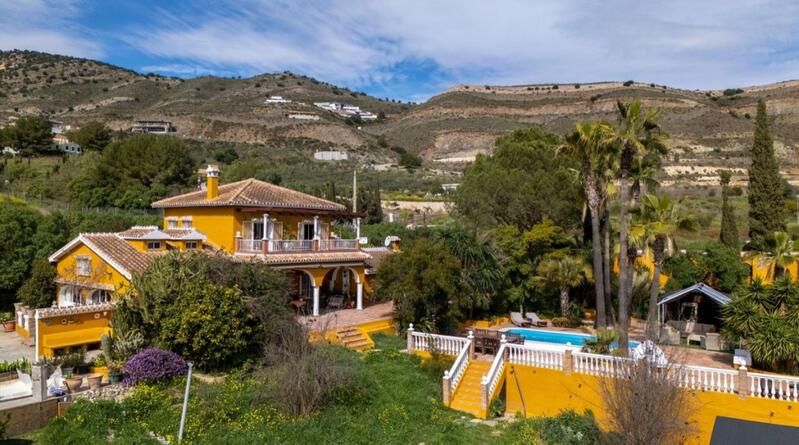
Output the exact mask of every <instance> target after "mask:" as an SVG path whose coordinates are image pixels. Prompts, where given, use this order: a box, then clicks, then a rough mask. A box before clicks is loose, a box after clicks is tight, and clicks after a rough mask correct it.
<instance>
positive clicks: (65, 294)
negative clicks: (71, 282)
mask: <svg viewBox="0 0 799 445" xmlns="http://www.w3.org/2000/svg"><path fill="white" fill-rule="evenodd" d="M80 304H81V301H80V289H79V288H78V287H77V286H63V287H61V289H60V290H59V291H58V307H72V306H80Z"/></svg>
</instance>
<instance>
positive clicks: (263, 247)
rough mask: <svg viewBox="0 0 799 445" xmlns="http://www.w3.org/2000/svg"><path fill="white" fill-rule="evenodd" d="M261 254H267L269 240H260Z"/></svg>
mask: <svg viewBox="0 0 799 445" xmlns="http://www.w3.org/2000/svg"><path fill="white" fill-rule="evenodd" d="M261 252H262V253H263V254H267V253H269V240H268V239H263V240H261Z"/></svg>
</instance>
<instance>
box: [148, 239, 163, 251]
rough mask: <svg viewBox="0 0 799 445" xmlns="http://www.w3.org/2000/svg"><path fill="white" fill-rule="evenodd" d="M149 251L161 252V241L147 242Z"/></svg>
mask: <svg viewBox="0 0 799 445" xmlns="http://www.w3.org/2000/svg"><path fill="white" fill-rule="evenodd" d="M147 250H161V241H147Z"/></svg>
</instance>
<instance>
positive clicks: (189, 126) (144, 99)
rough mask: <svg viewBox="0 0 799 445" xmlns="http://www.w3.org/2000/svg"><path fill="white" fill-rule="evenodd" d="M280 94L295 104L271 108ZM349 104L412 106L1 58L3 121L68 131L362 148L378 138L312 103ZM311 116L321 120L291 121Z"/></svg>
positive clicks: (67, 60)
mask: <svg viewBox="0 0 799 445" xmlns="http://www.w3.org/2000/svg"><path fill="white" fill-rule="evenodd" d="M270 95H281V96H284V97H286V98H288V99H291V100H292V103H290V104H269V105H267V104H265V103H264V99H266V98H267V97H269V96H270ZM334 101H335V102H344V103H347V104H352V105H357V106H360V107H361V108H362V109H364V110H367V111H371V112H373V113H378V112H383V113H384V114H385V115H387V116H392V115H395V114H397V113H400V112H402V111H404V110H406V109H409V108H410V105H407V104H399V103H395V102H391V101H386V100H380V99H376V98H373V97H370V96H367V95H365V94H364V93H359V92H354V91H350V90H347V89H345V88H340V87H336V86H333V85H330V84H326V83H323V82H320V81H318V80H315V79H312V78H309V77H306V76H300V75H295V74H292V73H289V72H285V73H277V74H263V75H259V76H255V77H251V78H247V79H240V78H236V79H234V78H220V77H211V76H205V77H198V78H194V79H188V80H184V79H179V78H170V77H163V76H159V75H155V74H140V73H136V72H133V71H130V70H126V69H123V68H119V67H115V66H112V65H108V64H105V63H101V62H96V61H92V60H85V59H77V58H72V57H65V56H56V55H50V54H45V53H38V52H32V51H2V52H0V122H6V121H7V119H8V117H10V116H14V115H19V114H43V115H45V116H47V117H49V118H51V119H54V120H59V121H61V122H64V123H65V124H74V125H80V124H81V123H84V122H87V121H89V120H100V121H103V122H105V123H106V124H107V125H109V126H110V127H111V128H114V129H117V130H125V129H128V128H129V127H130V126H131V125H132V123H133V121H135V120H138V119H163V120H169V121H172V122H173V123H174V125H175V126H176V127H177V134H178V135H179V136H183V137H187V138H192V139H204V140H209V139H210V140H220V141H231V142H251V143H265V142H269V141H270V140H271V139H273V138H311V139H317V140H320V141H324V142H329V143H332V144H334V145H337V146H343V147H358V146H361V145H364V144H366V143H368V142H369V141H371V140H372V139H373V137H371V136H370V135H368V134H366V133H364V132H363V131H361V130H358V129H357V128H355V127H353V126H349V125H347V124H346V123H345V122H344V119H343V118H341V117H339V116H336V115H334V114H333V113H331V112H326V111H323V110H320V109H319V108H317V107H315V106H313V102H334ZM291 113H303V114H311V115H315V116H318V117H319V120H318V121H300V120H295V119H290V118H289V117H288V115H289V114H291Z"/></svg>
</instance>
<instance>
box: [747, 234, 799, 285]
mask: <svg viewBox="0 0 799 445" xmlns="http://www.w3.org/2000/svg"><path fill="white" fill-rule="evenodd" d="M768 244H769V250H770V251H768V252H754V253H752V254H750V255H749V256H748V259H754V260H757V261H765V262H766V263H767V264H768V269H767V271H766V279H769V280H773V279H775V278H779V277H781V276H782V275H783V274H785V273H786V270H787V269H788V266H790V265H791V264H793V263H795V262H796V261H797V259H796V257H795V256H794V255H793V249H794V245H793V240H792V239H791V237H790V235H788V234H787V233H785V232H774V236H773V237H772V238H771V239H770V240H769V241H768Z"/></svg>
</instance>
